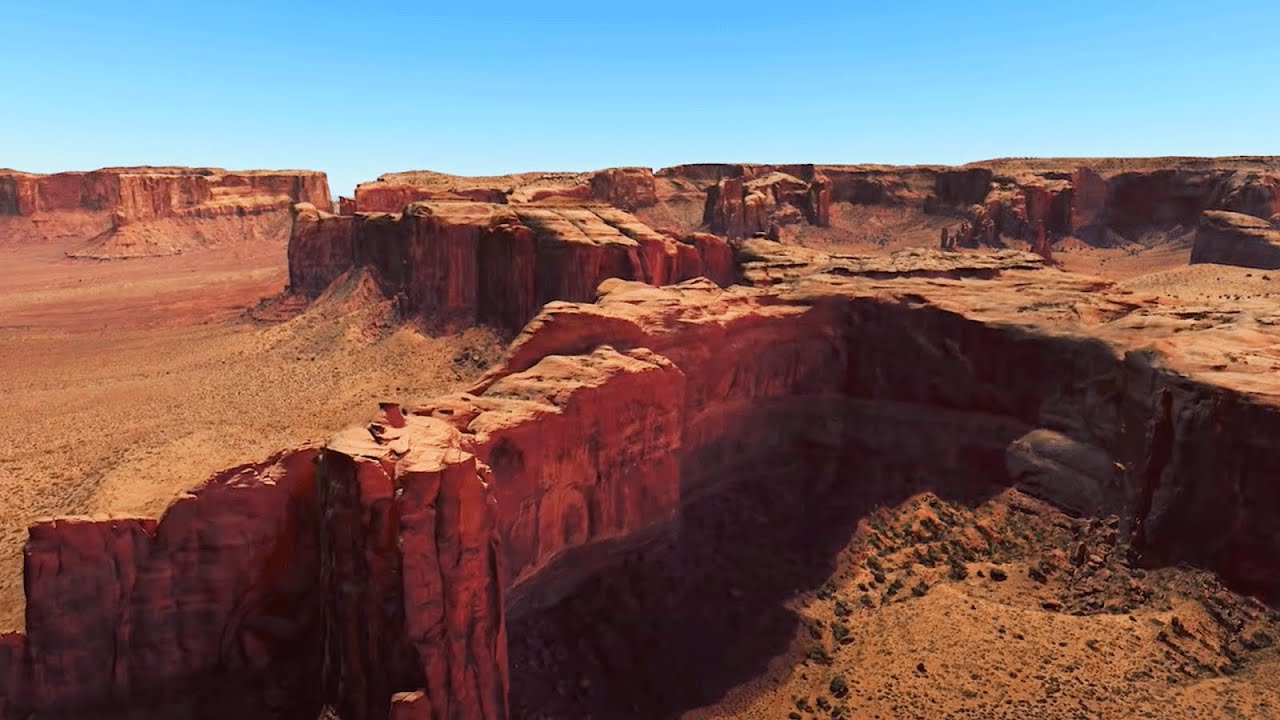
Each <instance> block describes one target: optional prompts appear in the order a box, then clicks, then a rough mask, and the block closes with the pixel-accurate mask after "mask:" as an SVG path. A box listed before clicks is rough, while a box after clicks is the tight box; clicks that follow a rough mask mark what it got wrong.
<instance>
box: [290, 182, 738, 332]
mask: <svg viewBox="0 0 1280 720" xmlns="http://www.w3.org/2000/svg"><path fill="white" fill-rule="evenodd" d="M356 267H369V268H373V269H374V270H376V271H377V277H378V278H379V281H380V282H381V283H382V285H383V288H384V289H385V290H386V292H387V293H388V294H390V295H393V296H401V297H402V298H403V303H404V306H405V308H406V310H408V311H409V312H412V313H415V314H418V315H421V316H422V317H424V318H425V319H426V320H427V321H428V323H429V324H430V325H431V326H432V327H433V328H436V329H439V330H442V331H446V332H449V331H456V330H458V329H461V328H464V327H469V326H472V325H475V324H477V323H484V324H489V325H493V326H495V327H499V328H504V329H507V330H510V331H515V330H518V329H519V328H521V327H523V326H524V324H525V323H526V322H528V321H529V319H530V318H532V317H533V316H534V314H535V313H536V312H537V310H538V308H540V307H542V305H544V304H545V303H547V302H550V301H551V300H575V301H585V300H591V299H592V298H594V296H595V291H596V287H597V286H598V285H599V284H600V283H601V282H602V281H604V280H605V279H607V278H611V277H618V278H624V279H628V280H641V281H644V282H649V283H652V284H655V285H665V284H669V283H674V282H679V281H681V280H685V279H689V278H693V277H700V276H705V277H708V278H711V279H712V280H714V281H715V282H717V283H719V284H721V285H728V284H729V283H731V282H733V279H734V268H733V257H732V252H731V250H730V248H729V246H728V245H727V244H726V243H725V242H724V241H723V240H722V239H720V238H718V237H716V236H714V235H708V234H705V233H686V234H683V235H668V234H664V233H659V232H655V231H654V230H652V229H651V228H649V227H648V226H647V225H645V224H644V223H641V222H640V221H639V220H637V219H636V218H635V217H634V216H632V215H630V214H628V213H626V212H624V211H622V210H618V209H617V208H614V207H611V206H606V205H596V206H572V205H521V206H510V205H500V204H493V203H477V202H457V201H441V202H417V203H413V204H411V205H409V206H408V207H407V208H404V211H403V212H402V213H394V214H392V213H358V214H356V215H351V216H347V215H333V214H330V213H326V212H323V211H320V210H318V209H316V208H315V207H314V206H312V205H308V204H301V205H298V206H297V207H296V208H295V212H294V224H293V230H292V233H291V238H290V243H289V287H290V289H291V291H293V292H295V293H299V294H302V295H306V296H310V297H315V296H318V295H319V294H320V293H321V292H323V291H324V289H325V288H326V287H328V286H329V284H330V283H332V282H333V281H334V280H335V279H337V278H338V276H339V275H341V274H342V273H344V272H346V271H347V270H349V269H351V268H356Z"/></svg>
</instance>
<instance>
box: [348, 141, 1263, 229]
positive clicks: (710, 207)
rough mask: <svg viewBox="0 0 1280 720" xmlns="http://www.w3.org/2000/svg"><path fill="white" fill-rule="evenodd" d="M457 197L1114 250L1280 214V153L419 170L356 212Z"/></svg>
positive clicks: (680, 224)
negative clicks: (1219, 213) (874, 222)
mask: <svg viewBox="0 0 1280 720" xmlns="http://www.w3.org/2000/svg"><path fill="white" fill-rule="evenodd" d="M459 198H466V199H484V200H486V201H489V202H508V203H512V204H520V203H528V202H541V201H556V202H571V203H572V202H578V203H581V202H583V201H596V202H603V203H609V204H612V205H614V206H616V207H619V208H622V209H625V210H628V211H631V212H635V213H637V215H638V216H639V217H640V218H641V219H642V220H644V221H646V222H648V223H649V224H650V225H652V226H653V227H658V228H662V229H670V230H673V231H675V232H681V233H683V232H693V231H697V230H709V231H710V232H713V233H718V234H721V235H724V236H727V237H730V238H741V237H752V236H755V235H766V236H771V237H774V238H775V239H776V238H778V237H785V236H787V235H789V234H794V233H796V232H799V231H802V230H804V231H806V233H807V235H808V236H811V237H816V238H821V239H825V240H828V241H831V242H837V243H838V242H843V241H847V240H849V239H850V238H858V237H863V236H864V235H865V233H866V228H865V227H864V225H865V223H866V218H865V217H863V216H862V215H859V214H857V213H856V212H853V213H850V212H846V211H847V210H849V209H857V208H863V209H866V208H872V209H881V210H888V211H894V212H904V213H909V214H913V215H916V216H918V217H920V218H924V217H933V218H935V224H943V225H950V226H951V230H952V231H953V232H954V233H955V236H956V237H957V238H958V241H959V244H960V245H961V246H968V247H976V246H978V245H1000V244H1002V243H1004V242H1006V241H1021V242H1025V243H1027V244H1032V243H1035V242H1036V241H1037V240H1038V236H1039V233H1040V228H1041V227H1043V228H1044V233H1045V237H1046V239H1047V240H1048V241H1049V242H1053V241H1056V240H1059V239H1062V238H1064V237H1068V236H1071V237H1077V238H1080V239H1082V240H1084V241H1085V242H1087V243H1089V244H1092V245H1096V246H1111V245H1117V244H1121V243H1124V242H1129V241H1135V240H1140V239H1142V238H1144V237H1146V236H1147V235H1149V234H1152V233H1163V232H1168V231H1170V230H1173V229H1177V228H1187V229H1190V228H1193V227H1194V226H1195V223H1196V221H1197V219H1198V218H1199V216H1200V213H1201V212H1203V211H1204V210H1227V211H1232V212H1240V213H1245V214H1249V215H1253V216H1256V217H1261V218H1268V217H1271V216H1272V215H1273V214H1276V213H1277V212H1280V160H1277V159H1275V158H1267V157H1259V158H1247V157H1245V158H1177V157H1172V158H1146V159H1124V160H1115V159H1088V158H1085V159H1029V160H990V161H984V162H977V163H972V164H969V165H965V166H960V167H942V166H913V167H894V166H885V165H811V164H796V165H745V164H701V165H680V166H676V167H671V168H665V169H662V170H658V171H657V172H651V171H649V170H647V169H643V168H618V169H611V170H602V171H599V172H595V173H528V174H524V175H509V176H503V177H490V178H464V177H456V176H451V175H444V174H441V173H430V172H412V173H396V174H391V175H384V176H382V177H381V178H379V179H378V180H377V181H375V182H372V183H365V184H363V185H361V186H360V188H359V189H358V190H357V197H356V201H355V203H354V205H355V207H354V210H358V211H360V212H399V211H400V210H401V209H402V208H403V207H404V205H405V204H407V202H408V201H413V200H428V199H459ZM835 209H840V210H841V211H840V212H833V210H835ZM807 229H812V230H814V231H815V232H808V230H807ZM932 232H934V233H936V232H937V228H934V229H933V230H932Z"/></svg>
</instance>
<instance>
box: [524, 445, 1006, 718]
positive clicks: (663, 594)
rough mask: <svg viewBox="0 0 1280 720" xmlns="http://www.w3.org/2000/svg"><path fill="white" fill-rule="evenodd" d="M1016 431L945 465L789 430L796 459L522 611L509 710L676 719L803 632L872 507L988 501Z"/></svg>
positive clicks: (762, 667) (688, 512)
mask: <svg viewBox="0 0 1280 720" xmlns="http://www.w3.org/2000/svg"><path fill="white" fill-rule="evenodd" d="M1012 431H1013V430H1012V428H1010V430H1009V431H1008V432H1009V435H1010V437H1008V438H1006V437H1004V434H1003V433H1002V434H1001V436H1000V437H991V438H987V439H986V441H987V442H984V443H983V445H984V447H968V448H959V449H958V454H959V457H962V458H963V467H955V468H950V469H948V468H946V467H939V466H937V465H934V464H933V462H932V461H931V459H929V458H925V457H922V456H916V457H914V458H913V457H906V458H904V457H894V456H892V455H888V454H886V453H885V452H884V450H885V449H884V448H883V447H880V448H871V447H867V446H865V445H863V446H861V447H860V446H859V443H858V441H857V439H856V438H855V439H852V440H851V439H848V438H846V439H844V440H843V441H842V442H841V443H840V446H839V447H834V448H833V447H830V446H824V443H817V442H813V441H812V438H808V439H806V438H795V441H796V442H797V443H798V445H797V446H796V451H795V452H793V453H792V454H791V457H790V458H787V459H785V460H784V461H783V462H781V463H777V464H768V465H761V464H760V463H756V468H755V470H754V471H750V470H748V471H747V472H746V474H745V475H744V476H743V477H740V478H738V479H736V480H734V481H731V482H728V483H725V484H724V485H723V486H722V487H720V488H719V489H718V490H717V491H716V492H715V493H714V494H710V495H706V496H704V497H702V498H700V499H698V500H696V501H694V502H692V503H690V504H688V505H686V506H685V508H684V509H683V511H682V513H681V515H680V517H679V518H678V520H677V524H676V528H675V530H674V532H673V533H671V534H670V535H669V536H667V537H665V538H664V539H662V540H660V541H657V542H655V543H654V544H652V545H650V546H649V547H647V548H645V549H643V550H641V551H637V552H634V553H632V554H631V555H629V556H628V557H627V558H626V559H625V560H624V561H623V562H621V563H620V564H619V565H616V566H614V567H613V568H611V569H608V570H605V571H603V572H601V573H599V574H597V575H595V576H594V577H592V578H591V579H589V580H588V581H586V582H585V583H583V584H582V585H581V586H579V587H578V588H577V589H576V590H575V591H574V592H573V593H572V594H570V595H569V596H568V597H567V598H565V599H564V600H562V601H561V602H560V603H559V604H557V605H555V606H553V607H550V608H546V609H542V610H538V611H534V612H530V613H528V614H525V615H523V616H521V617H517V618H512V619H511V620H510V621H509V624H508V639H509V646H510V658H511V711H512V716H513V717H515V718H579V717H588V716H589V717H596V718H670V717H676V716H678V715H680V714H681V713H682V712H685V711H688V710H691V709H694V708H698V707H701V706H705V705H708V704H711V703H714V702H716V701H717V700H719V699H720V698H721V697H723V696H724V694H725V693H726V692H727V691H728V690H730V689H731V688H733V687H735V686H738V685H741V684H743V683H745V682H747V681H750V680H752V679H754V678H758V677H760V676H761V675H762V674H764V673H765V671H766V669H767V665H768V663H769V662H770V660H771V659H773V658H775V657H777V656H778V655H780V654H783V653H785V652H786V651H787V649H788V647H789V646H790V645H791V643H792V640H793V638H794V637H795V636H796V633H797V631H798V625H799V618H798V617H797V615H796V614H795V613H794V612H793V611H792V610H791V609H789V608H788V607H787V601H788V600H789V599H790V598H792V597H794V596H795V595H796V594H798V593H800V592H803V591H806V590H811V589H814V588H817V587H819V586H821V585H822V584H823V583H824V582H825V581H826V580H827V579H828V577H829V576H830V575H831V573H832V572H833V570H834V569H835V568H836V564H837V561H838V557H839V554H840V552H841V551H842V550H843V549H844V548H845V547H846V546H847V545H848V543H849V542H850V540H851V538H852V537H853V535H854V534H855V532H856V531H857V527H858V522H859V521H860V520H861V519H862V518H864V517H866V516H867V515H868V514H869V513H870V512H872V511H873V510H874V509H875V508H876V507H878V506H886V505H888V506H892V505H897V504H899V503H901V502H903V501H905V500H906V499H908V498H909V497H911V496H912V495H915V494H917V493H920V492H925V491H931V492H934V493H936V494H937V495H938V496H940V497H942V498H944V499H946V500H948V501H950V502H956V503H961V504H966V505H976V504H980V503H982V502H983V501H985V500H986V499H988V498H990V497H991V496H992V495H993V494H995V493H997V492H999V491H1000V490H1001V489H1002V488H1003V482H1004V479H1005V477H1006V473H1005V470H1004V464H1003V454H1002V453H1001V452H997V451H996V449H997V448H998V447H999V446H1000V443H1002V442H1007V441H1008V439H1011V436H1012ZM783 432H786V431H785V430H784V431H783ZM799 432H800V433H801V434H804V433H803V431H802V430H801V431H799ZM908 444H909V443H908ZM941 457H945V454H944V455H942V456H941ZM953 457H954V456H953Z"/></svg>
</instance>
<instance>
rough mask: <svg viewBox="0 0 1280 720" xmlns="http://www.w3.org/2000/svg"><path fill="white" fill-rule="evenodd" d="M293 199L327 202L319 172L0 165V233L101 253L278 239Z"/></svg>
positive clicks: (161, 251)
mask: <svg viewBox="0 0 1280 720" xmlns="http://www.w3.org/2000/svg"><path fill="white" fill-rule="evenodd" d="M298 202H307V203H313V204H316V205H319V206H321V207H328V206H329V204H330V200H329V187H328V181H327V180H326V178H325V175H324V173H319V172H311V171H279V172H276V171H260V170H255V171H246V172H230V171H226V170H220V169H212V168H159V167H156V168H153V167H138V168H105V169H102V170H95V171H92V172H68V173H57V174H54V175H37V174H32V173H23V172H17V171H12V170H0V241H5V240H9V241H15V242H29V241H32V240H36V241H38V240H44V239H55V238H56V239H73V240H78V241H81V242H83V243H86V245H84V246H83V247H79V248H74V249H73V250H72V251H71V254H72V255H75V256H79V257H93V258H99V259H108V258H116V257H133V256H141V255H163V254H171V253H174V252H183V251H186V250H190V249H193V248H196V247H200V246H204V245H209V244H214V243H217V242H224V241H226V242H230V241H234V240H237V239H240V237H241V236H243V235H246V234H247V235H249V236H250V238H251V239H256V240H262V239H275V240H281V239H283V237H284V232H287V229H286V228H287V218H288V209H289V207H290V206H291V205H293V204H294V203H298ZM272 219H274V220H275V221H276V222H275V223H274V225H272V224H271V223H270V220H272ZM282 221H283V222H282ZM282 224H283V225H285V226H286V227H285V228H282V227H281V225H282Z"/></svg>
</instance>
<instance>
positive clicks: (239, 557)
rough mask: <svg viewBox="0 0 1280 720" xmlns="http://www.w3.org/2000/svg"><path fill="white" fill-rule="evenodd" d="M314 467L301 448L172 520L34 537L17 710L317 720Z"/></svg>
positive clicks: (240, 476)
mask: <svg viewBox="0 0 1280 720" xmlns="http://www.w3.org/2000/svg"><path fill="white" fill-rule="evenodd" d="M315 458H316V451H315V450H300V451H294V452H288V453H282V454H280V455H278V456H276V457H275V458H272V459H270V460H268V461H267V462H265V463H262V464H260V465H251V466H244V467H240V468H234V469H231V470H227V471H225V472H223V473H220V474H219V475H217V476H215V477H213V478H211V479H210V480H209V481H207V482H206V483H205V484H204V485H202V486H201V487H199V488H198V489H196V490H195V491H193V492H192V493H190V494H188V495H186V496H184V497H182V498H180V499H179V500H178V501H177V502H176V503H175V504H174V505H172V506H171V507H170V508H169V509H168V511H166V513H165V515H164V516H163V517H162V518H161V519H160V520H159V521H156V520H149V519H141V518H96V517H95V518H61V519H56V520H51V521H48V522H44V523H41V524H38V525H35V526H33V527H32V528H31V531H30V539H29V540H28V541H27V545H26V549H25V567H24V574H25V581H26V593H27V596H28V598H30V600H31V602H30V603H29V604H28V606H27V618H26V634H25V637H24V638H23V647H22V650H21V653H20V654H17V655H16V656H13V655H11V656H10V657H9V658H8V660H9V662H10V663H12V664H10V665H9V666H8V667H7V668H3V669H6V670H8V673H9V676H10V677H11V678H13V681H14V682H13V684H11V685H9V686H7V687H6V688H5V689H4V690H5V692H4V693H0V694H3V696H4V697H5V699H6V701H7V703H8V707H9V708H11V709H12V708H17V709H29V710H38V711H41V712H48V713H57V712H61V711H64V710H73V709H76V708H93V709H94V710H95V711H98V712H102V713H104V714H107V715H110V714H111V713H114V712H117V711H118V712H120V713H123V714H126V715H127V714H128V713H129V712H142V711H143V710H144V709H147V711H150V710H151V709H154V710H155V712H156V713H157V714H158V715H157V716H163V715H164V712H165V710H164V708H166V707H169V706H184V705H185V706H190V705H193V704H194V705H196V706H200V707H206V708H210V709H215V708H220V709H223V710H225V711H228V712H237V713H245V714H249V715H251V716H265V715H269V714H272V713H279V712H286V716H290V714H291V713H293V712H297V713H298V715H296V716H298V717H304V716H305V715H306V714H307V712H308V711H310V712H311V713H312V714H311V717H314V711H315V709H316V708H317V707H318V704H317V703H316V700H315V698H316V693H315V692H314V689H313V688H312V687H311V685H312V683H313V682H314V678H315V677H316V676H317V674H318V672H319V663H318V659H319V657H320V655H319V650H320V648H319V645H318V644H317V640H318V638H319V632H318V631H319V619H320V613H319V611H320V605H319V603H320V600H321V598H319V597H318V596H317V595H316V594H315V590H316V588H317V587H318V577H319V564H318V559H319V557H318V556H317V555H316V552H315V549H316V547H317V546H318V543H319V536H318V535H317V523H316V516H315V513H314V509H313V508H314V502H315V482H314V467H313V466H314V460H315ZM229 687H235V688H243V689H244V692H240V693H227V688H229ZM2 706H3V705H0V707H2ZM131 709H132V710H131ZM135 716H136V715H135Z"/></svg>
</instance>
